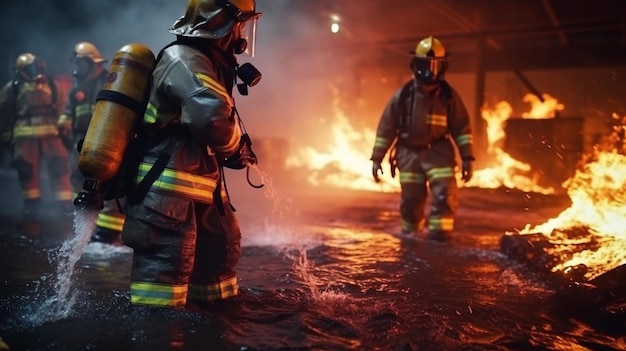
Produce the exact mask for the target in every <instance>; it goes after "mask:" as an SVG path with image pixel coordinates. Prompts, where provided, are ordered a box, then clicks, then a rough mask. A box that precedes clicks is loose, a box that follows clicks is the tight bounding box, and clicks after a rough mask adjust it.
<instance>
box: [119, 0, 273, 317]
mask: <svg viewBox="0 0 626 351" xmlns="http://www.w3.org/2000/svg"><path fill="white" fill-rule="evenodd" d="M260 15H261V14H260V13H258V12H256V4H255V1H254V0H230V1H228V0H190V1H189V2H188V3H187V10H186V13H185V14H184V15H183V16H182V17H180V18H179V19H178V20H177V21H176V22H175V23H174V24H173V25H172V26H171V27H170V30H169V31H170V33H172V34H174V35H175V36H176V41H174V42H173V43H171V44H169V45H167V46H166V47H165V48H164V49H163V50H161V52H160V53H159V55H157V63H156V67H155V69H154V71H153V73H152V85H151V88H150V94H149V95H150V96H149V103H148V106H147V109H146V113H145V116H144V119H143V123H142V125H141V127H140V132H139V136H138V138H140V139H139V140H141V139H142V138H143V140H145V144H146V148H147V149H148V151H147V152H146V153H145V155H144V156H143V159H142V162H141V164H140V166H139V173H138V179H145V178H148V177H150V173H152V174H157V177H156V178H155V179H153V180H150V182H149V183H151V186H150V187H149V189H148V191H147V193H146V194H145V195H142V196H140V197H139V198H136V197H135V196H129V197H128V198H127V203H126V207H125V213H126V222H125V224H124V229H123V231H122V240H123V242H124V244H126V245H128V246H129V247H131V248H132V249H133V252H134V257H133V265H132V270H131V290H130V294H131V302H132V303H133V304H144V305H156V306H179V305H184V304H186V303H193V304H200V305H203V304H206V303H207V302H209V301H212V300H221V299H227V298H230V297H233V296H235V295H237V294H238V289H239V288H238V283H237V275H236V272H235V266H236V264H237V262H238V261H239V257H240V251H241V248H240V241H241V230H240V227H239V224H238V221H237V219H236V217H235V214H234V212H233V207H232V206H231V205H230V202H229V198H228V194H227V193H226V188H225V184H224V180H223V178H222V176H223V167H228V168H234V169H242V168H245V167H247V166H249V165H252V164H255V163H256V162H257V160H256V156H255V155H254V153H253V152H252V150H251V143H250V139H249V137H248V136H247V134H243V133H242V130H244V129H243V128H242V127H241V124H240V120H239V115H238V113H237V111H236V109H235V104H234V99H233V94H232V90H233V86H234V85H235V84H236V82H239V81H241V82H242V83H238V85H239V86H240V87H242V86H243V85H245V86H246V87H247V86H252V85H254V84H256V83H257V82H258V81H259V79H260V77H261V75H260V73H259V71H258V70H256V69H255V68H254V66H252V65H250V64H249V63H246V64H244V65H241V66H240V65H239V64H238V62H237V58H236V56H235V55H237V54H241V53H244V52H245V51H246V50H249V49H250V48H251V47H252V44H253V42H251V40H253V37H251V36H248V37H246V28H248V29H252V28H250V26H253V25H254V24H255V23H254V22H255V21H256V19H257V18H259V16H260ZM240 92H244V93H245V89H240ZM159 164H161V165H165V166H164V168H161V169H159ZM155 169H158V171H156V172H155V171H154V170H155ZM151 171H152V172H151ZM138 186H141V182H140V185H138Z"/></svg>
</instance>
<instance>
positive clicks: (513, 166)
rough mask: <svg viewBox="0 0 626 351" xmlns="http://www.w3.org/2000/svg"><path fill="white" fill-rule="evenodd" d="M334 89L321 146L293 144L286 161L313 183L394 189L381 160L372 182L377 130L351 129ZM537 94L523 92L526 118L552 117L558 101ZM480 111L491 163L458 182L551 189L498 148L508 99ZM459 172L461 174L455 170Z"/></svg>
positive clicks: (395, 182)
mask: <svg viewBox="0 0 626 351" xmlns="http://www.w3.org/2000/svg"><path fill="white" fill-rule="evenodd" d="M334 92H335V94H334V96H335V98H334V99H333V113H334V122H333V124H332V125H331V127H330V128H331V136H332V141H331V143H330V144H329V145H328V146H327V148H326V150H325V151H318V150H317V149H315V148H314V147H311V146H306V147H303V148H300V149H299V150H296V152H295V154H292V155H291V156H290V157H288V158H287V160H286V165H287V167H289V168H305V169H308V170H309V171H310V175H309V177H308V179H307V181H308V182H309V184H311V185H314V186H321V185H327V186H333V187H339V188H345V189H354V190H370V191H382V192H399V191H400V184H399V182H398V180H395V179H393V178H392V177H391V175H390V174H389V173H390V171H389V169H388V168H385V166H384V165H383V168H384V170H383V171H384V173H383V174H382V175H381V183H379V184H376V183H374V181H373V179H372V176H371V168H372V163H371V161H370V159H369V158H370V154H369V153H370V152H371V149H372V145H373V144H374V139H375V137H376V132H375V131H374V130H372V129H368V128H364V129H363V130H360V131H359V130H356V129H355V128H354V127H353V126H352V125H351V124H350V120H349V118H348V117H347V116H346V115H345V113H344V112H343V111H342V109H341V108H340V107H339V102H340V101H339V98H338V94H337V92H336V89H334ZM533 97H534V98H533ZM542 97H543V101H541V100H540V99H539V98H537V97H535V96H534V95H532V94H529V95H526V96H525V97H524V101H525V102H529V103H531V110H530V112H528V113H524V114H523V115H524V116H528V117H529V118H539V116H541V115H543V116H544V117H543V118H552V117H554V116H555V112H556V111H559V110H562V109H563V105H562V104H560V103H558V101H557V100H556V99H554V98H553V97H551V96H550V95H548V94H544V95H543V96H542ZM481 113H482V118H483V119H484V120H485V121H486V122H487V137H488V143H489V146H488V150H487V153H488V156H489V158H490V160H491V161H490V164H491V167H489V168H485V169H481V170H477V171H475V172H474V177H473V178H472V180H471V181H470V182H468V183H465V184H463V183H462V182H459V184H460V186H464V187H480V188H499V187H507V188H511V189H520V190H522V191H526V192H530V191H532V192H539V193H544V194H550V193H553V192H554V189H552V188H544V187H541V186H539V185H537V179H535V178H534V177H531V176H528V175H527V174H528V173H530V171H531V166H530V165H529V164H527V163H524V162H521V161H519V160H516V159H514V158H513V157H511V156H510V155H509V154H508V153H506V152H505V151H504V150H502V148H501V144H502V141H503V140H504V138H505V137H506V135H505V132H504V127H503V126H504V123H506V120H507V119H509V117H510V116H511V113H512V108H511V106H510V104H509V103H507V102H500V103H498V104H497V105H496V107H495V109H489V108H488V107H484V108H483V109H482V111H481ZM458 176H459V178H460V175H458Z"/></svg>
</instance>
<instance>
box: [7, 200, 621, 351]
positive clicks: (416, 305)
mask: <svg viewBox="0 0 626 351" xmlns="http://www.w3.org/2000/svg"><path fill="white" fill-rule="evenodd" d="M462 194H463V193H462ZM352 196H353V198H350V197H349V196H346V195H344V196H342V197H338V196H335V197H333V198H332V201H329V200H327V199H316V200H315V203H316V204H317V206H313V207H308V208H307V209H306V210H305V211H302V212H300V213H298V215H297V216H296V215H292V214H288V215H286V216H285V219H284V220H282V221H277V220H275V217H272V216H267V217H266V218H263V219H259V218H256V220H244V221H242V227H243V228H244V238H243V242H244V247H243V250H242V258H241V261H240V264H239V268H238V270H239V277H240V285H241V290H242V292H241V295H240V296H238V297H236V298H235V299H232V300H229V301H222V302H216V303H214V305H213V306H212V307H211V308H209V309H206V308H198V307H195V306H188V307H186V308H177V309H160V308H146V307H138V306H130V304H129V294H128V285H129V280H130V277H129V274H130V265H131V260H132V250H130V249H129V248H127V247H111V246H107V245H103V244H89V245H86V246H84V247H83V248H82V252H83V254H82V256H81V257H80V259H79V260H78V261H77V262H76V267H77V269H76V272H75V274H74V278H72V281H73V282H72V287H73V289H75V293H74V294H71V293H70V294H69V296H74V297H75V300H74V301H73V302H74V305H73V306H71V308H70V309H67V314H66V315H64V316H63V317H62V318H57V319H47V320H44V321H41V323H33V321H32V320H30V319H29V318H28V316H29V315H30V313H31V312H32V310H29V308H30V307H29V306H32V303H33V302H32V301H38V303H42V302H43V301H45V300H46V298H49V297H50V295H48V294H47V293H48V292H46V293H45V294H44V293H43V292H44V291H43V290H45V289H43V288H42V286H46V287H52V286H54V283H53V282H51V281H50V280H54V279H53V277H54V278H56V276H57V275H58V273H57V272H56V270H55V267H50V264H49V262H48V254H47V253H48V252H60V251H62V250H63V249H62V248H63V247H64V245H65V243H66V239H67V235H68V231H67V230H71V229H68V227H71V225H68V224H67V223H65V224H58V223H57V224H53V223H54V222H50V223H47V222H46V223H42V225H41V226H39V229H38V230H39V231H40V232H39V233H35V234H34V233H28V232H27V231H26V229H25V228H26V227H23V226H20V225H19V224H18V223H11V222H7V223H5V225H4V226H1V227H0V230H1V233H2V236H3V238H2V240H0V249H1V251H2V252H1V253H2V256H1V257H2V258H1V259H0V268H1V269H2V272H3V277H2V278H3V279H2V284H1V285H0V289H1V290H0V291H1V292H2V296H3V297H4V298H3V299H2V301H1V302H0V316H2V317H1V318H2V323H0V337H2V338H3V339H4V340H5V342H7V344H8V345H9V346H11V347H12V349H16V350H22V349H24V350H26V349H31V350H75V349H89V350H112V349H115V350H118V349H119V350H169V349H180V350H206V349H216V350H278V349H280V350H296V349H299V350H308V349H311V350H372V349H379V350H459V349H461V350H527V349H549V350H571V349H582V350H585V349H589V350H595V349H602V350H619V349H624V348H626V343H625V342H624V337H623V336H621V335H619V334H614V333H612V332H609V331H604V330H598V329H596V328H594V327H593V326H590V325H587V324H585V323H584V322H582V321H577V320H575V319H570V318H560V317H559V316H558V315H555V314H554V313H552V311H551V308H550V304H549V298H550V296H551V295H552V293H553V291H552V290H551V289H550V287H549V286H544V285H543V284H542V282H541V281H540V280H538V279H537V277H534V276H533V275H532V274H531V273H529V272H526V271H525V270H524V269H523V267H520V266H518V264H517V263H515V262H512V261H511V260H509V259H508V258H506V257H505V256H504V255H502V254H500V253H499V252H498V251H497V239H493V240H486V238H487V237H492V238H498V237H499V236H500V235H501V234H502V233H504V231H505V229H506V228H508V227H509V226H512V225H515V223H512V221H513V222H515V220H516V219H515V218H514V217H513V216H511V214H510V213H506V211H507V209H506V208H500V209H498V211H501V213H502V214H501V216H506V218H507V219H508V223H500V222H502V221H497V220H493V219H494V218H497V214H494V213H493V212H492V214H491V215H492V216H496V217H494V218H491V219H489V218H486V216H483V215H481V218H482V221H483V222H482V224H480V227H481V228H482V230H477V229H476V226H477V225H478V224H477V223H476V220H475V218H476V213H482V212H476V213H473V212H472V209H471V208H470V209H466V210H465V212H463V213H461V218H460V223H461V224H460V225H461V226H462V228H471V229H460V230H459V232H458V233H457V235H459V237H458V238H457V239H456V240H455V241H453V242H452V243H447V244H441V243H428V242H415V241H406V240H400V239H398V238H396V237H395V236H393V235H391V233H393V232H394V231H395V230H396V229H397V228H396V225H397V221H398V218H397V214H395V215H394V212H393V211H391V210H390V208H393V207H395V206H396V204H397V202H396V201H397V199H396V198H395V197H391V196H389V197H387V196H385V195H383V196H382V197H381V196H380V195H377V194H376V195H371V194H355V195H352ZM371 196H374V199H375V201H374V200H373V199H372V198H371ZM465 196H473V195H472V194H468V193H465ZM307 200H308V199H307ZM307 203H308V204H310V203H312V201H309V202H307ZM477 203H480V201H477ZM250 206H251V207H253V208H252V209H250V208H246V207H245V206H241V208H239V209H238V212H239V214H240V218H247V214H249V213H252V212H253V210H255V209H256V208H257V207H256V204H254V203H251V204H250ZM292 206H294V207H295V206H300V205H296V202H294V203H293V205H292ZM478 210H480V208H479V209H478ZM294 219H297V221H296V220H294ZM518 221H519V222H520V223H524V222H527V221H528V219H527V218H524V217H520V218H518ZM292 222H297V223H292ZM465 223H472V225H466V224H465ZM499 225H506V226H507V227H506V228H502V227H499ZM54 226H56V229H55V228H54ZM63 228H65V230H66V231H65V232H63V230H64V229H63ZM79 246H80V245H79ZM68 260H69V259H68ZM44 277H50V278H47V280H45V279H44ZM52 290H54V289H52Z"/></svg>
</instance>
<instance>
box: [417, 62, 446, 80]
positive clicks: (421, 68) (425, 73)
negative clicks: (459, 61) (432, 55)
mask: <svg viewBox="0 0 626 351" xmlns="http://www.w3.org/2000/svg"><path fill="white" fill-rule="evenodd" d="M444 62H445V60H443V59H421V58H414V59H413V65H412V66H413V70H414V72H415V73H416V74H418V75H420V76H422V77H436V76H438V75H440V74H441V73H442V72H443V70H444Z"/></svg>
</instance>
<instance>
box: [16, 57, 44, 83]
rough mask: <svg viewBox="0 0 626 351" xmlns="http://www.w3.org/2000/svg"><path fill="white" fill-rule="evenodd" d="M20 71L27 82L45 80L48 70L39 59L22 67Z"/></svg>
mask: <svg viewBox="0 0 626 351" xmlns="http://www.w3.org/2000/svg"><path fill="white" fill-rule="evenodd" d="M19 73H20V75H21V76H22V78H23V79H24V80H25V81H27V82H38V83H41V82H42V81H45V75H46V70H45V68H44V66H43V64H42V63H41V62H40V61H38V60H35V61H34V62H33V63H31V64H29V65H26V66H24V67H22V68H20V71H19Z"/></svg>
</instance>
